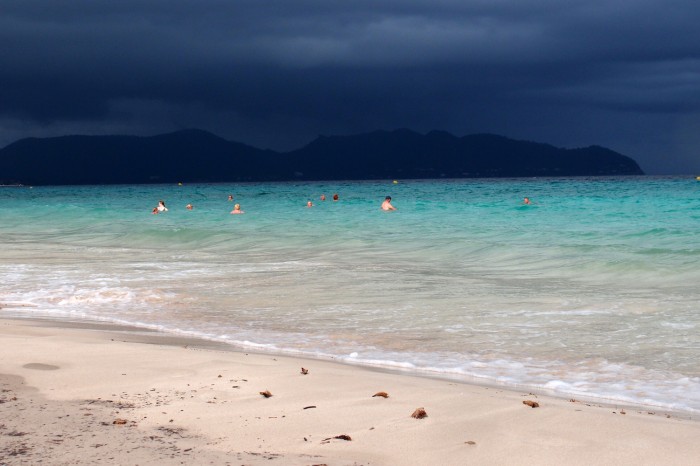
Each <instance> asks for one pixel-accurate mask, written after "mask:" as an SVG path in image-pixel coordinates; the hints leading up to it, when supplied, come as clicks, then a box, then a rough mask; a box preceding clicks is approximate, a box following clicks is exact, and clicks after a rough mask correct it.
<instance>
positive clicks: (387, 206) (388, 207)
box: [382, 196, 396, 211]
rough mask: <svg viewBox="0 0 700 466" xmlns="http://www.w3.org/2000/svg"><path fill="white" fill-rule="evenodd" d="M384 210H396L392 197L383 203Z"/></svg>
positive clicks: (386, 198)
mask: <svg viewBox="0 0 700 466" xmlns="http://www.w3.org/2000/svg"><path fill="white" fill-rule="evenodd" d="M382 210H386V211H389V210H396V207H394V206H393V205H391V196H387V197H385V198H384V202H382Z"/></svg>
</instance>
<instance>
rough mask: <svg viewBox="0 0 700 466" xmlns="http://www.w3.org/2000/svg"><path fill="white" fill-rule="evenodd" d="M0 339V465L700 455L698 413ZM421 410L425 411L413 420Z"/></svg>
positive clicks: (78, 337) (127, 347)
mask: <svg viewBox="0 0 700 466" xmlns="http://www.w3.org/2000/svg"><path fill="white" fill-rule="evenodd" d="M0 348H2V349H1V350H0V384H1V386H0V389H1V392H0V464H1V465H5V464H8V465H10V464H12V465H15V464H51V465H58V464H133V465H139V464H231V465H256V464H268V465H269V464H280V465H322V464H325V465H425V464H446V465H447V464H450V465H452V464H455V465H457V464H480V465H483V464H486V465H489V464H494V465H506V464H507V465H594V464H601V465H604V464H616V465H640V464H648V465H659V464H668V465H684V464H693V463H694V462H695V461H697V458H700V444H699V443H698V442H697V439H698V438H700V423H698V422H697V420H694V419H688V417H689V416H688V415H685V416H683V415H678V414H675V413H663V412H660V411H654V410H648V409H643V410H642V409H639V408H630V407H622V406H608V405H604V404H599V403H592V402H587V401H577V400H566V399H558V398H553V397H548V396H543V395H534V394H531V393H528V392H518V391H508V390H503V389H498V388H492V387H485V386H478V385H467V384H462V383H455V382H452V381H447V380H439V379H431V378H423V377H413V376H408V375H402V374H395V373H388V372H381V371H374V370H369V369H364V368H360V367H354V366H348V365H343V364H338V363H335V362H333V361H323V360H309V359H297V358H293V357H282V356H276V355H271V354H252V353H243V352H234V351H230V350H226V349H225V348H222V347H219V346H217V345H215V344H210V343H207V342H203V341H194V340H186V339H180V338H175V337H172V336H167V335H162V334H158V333H155V332H147V331H141V330H134V329H128V328H120V327H116V326H100V325H90V324H66V323H59V322H46V321H38V320H0ZM302 368H304V369H305V372H307V373H302ZM261 392H267V393H268V394H269V395H271V396H269V397H266V396H264V395H263V394H261ZM380 392H384V394H385V395H387V396H386V397H385V396H381V395H378V396H374V395H376V394H378V393H380ZM525 402H533V403H537V404H538V406H537V407H535V408H532V407H530V405H528V404H526V403H525ZM533 403H530V404H533ZM418 408H423V409H424V411H425V413H426V414H427V416H426V417H423V418H419V417H418V418H417V417H412V414H413V413H414V412H416V410H417V409H418Z"/></svg>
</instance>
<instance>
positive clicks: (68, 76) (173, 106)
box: [0, 0, 700, 175]
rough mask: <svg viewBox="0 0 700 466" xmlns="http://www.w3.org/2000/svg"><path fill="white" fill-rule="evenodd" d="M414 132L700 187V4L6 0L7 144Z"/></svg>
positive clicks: (0, 62)
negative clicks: (95, 137)
mask: <svg viewBox="0 0 700 466" xmlns="http://www.w3.org/2000/svg"><path fill="white" fill-rule="evenodd" d="M182 128H201V129H205V130H209V131H211V132H213V133H215V134H218V135H219V136H222V137H224V138H226V139H230V140H235V141H239V142H244V143H247V144H250V145H253V146H256V147H259V148H270V149H275V150H291V149H296V148H299V147H301V146H303V145H304V144H306V143H308V142H310V141H311V140H313V139H314V138H315V137H316V136H318V135H320V134H324V135H331V134H341V135H347V134H356V133H361V132H366V131H372V130H375V129H386V130H391V129H396V128H409V129H413V130H416V131H419V132H422V133H425V132H427V131H430V130H433V129H439V130H446V131H449V132H451V133H452V134H454V135H456V136H464V135H467V134H473V133H495V134H500V135H504V136H508V137H511V138H514V139H525V140H531V141H537V142H545V143H550V144H553V145H555V146H559V147H567V148H574V147H583V146H589V145H593V144H597V145H602V146H605V147H608V148H610V149H613V150H615V151H618V152H621V153H623V154H625V155H628V156H630V157H632V158H634V159H635V160H637V162H639V164H640V165H641V166H642V168H643V169H644V170H645V171H646V172H647V173H650V174H698V175H700V8H698V7H697V2H696V1H690V0H586V1H578V0H571V1H568V0H343V1H341V0H318V1H311V0H167V1H166V0H1V1H0V147H4V146H5V145H7V144H9V143H11V142H13V141H15V140H17V139H20V138H23V137H28V136H36V137H44V136H58V135H63V134H137V135H144V136H147V135H153V134H159V133H163V132H168V131H172V130H177V129H182Z"/></svg>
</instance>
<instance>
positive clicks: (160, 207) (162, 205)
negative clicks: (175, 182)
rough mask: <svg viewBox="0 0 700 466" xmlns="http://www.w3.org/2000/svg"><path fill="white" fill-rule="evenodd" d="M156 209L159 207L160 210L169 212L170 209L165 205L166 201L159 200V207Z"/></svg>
mask: <svg viewBox="0 0 700 466" xmlns="http://www.w3.org/2000/svg"><path fill="white" fill-rule="evenodd" d="M156 209H158V212H167V211H168V208H167V207H165V201H158V207H156Z"/></svg>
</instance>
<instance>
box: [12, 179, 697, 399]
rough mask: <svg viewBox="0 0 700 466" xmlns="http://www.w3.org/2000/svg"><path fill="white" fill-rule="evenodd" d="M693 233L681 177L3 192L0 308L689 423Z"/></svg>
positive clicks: (689, 196) (693, 383) (691, 186)
mask: <svg viewBox="0 0 700 466" xmlns="http://www.w3.org/2000/svg"><path fill="white" fill-rule="evenodd" d="M336 192H337V193H339V195H340V200H339V201H338V202H333V201H331V200H330V196H331V195H332V194H333V193H336ZM321 193H325V194H326V196H327V197H328V199H329V200H326V201H325V202H321V201H320V200H319V196H320V194H321ZM228 194H234V196H235V201H236V202H239V203H241V205H242V208H243V210H244V211H245V212H246V213H245V214H244V215H229V213H228V212H229V211H230V210H231V209H232V204H233V203H231V202H228V201H227V196H228ZM387 194H389V195H391V196H392V197H393V198H394V201H393V202H394V205H395V206H396V207H397V208H398V209H399V210H398V211H396V212H388V213H387V212H382V211H380V210H379V204H380V203H381V201H382V200H383V198H384V196H385V195H387ZM524 196H529V197H530V198H531V199H532V200H533V204H532V205H528V206H526V205H523V204H522V199H523V197H524ZM159 199H164V200H165V201H166V204H167V206H168V207H169V211H168V212H166V213H164V214H160V215H151V209H152V208H153V207H154V206H155V205H156V203H157V201H158V200H159ZM307 200H312V201H313V202H314V203H315V206H314V207H312V208H306V207H305V204H306V201H307ZM187 203H192V204H193V205H194V206H195V208H194V210H192V211H188V210H186V209H185V205H186V204H187ZM699 227H700V183H698V182H697V181H695V180H694V179H692V178H687V179H684V178H653V177H629V178H602V179H597V178H596V179H583V178H575V179H563V178H562V179H518V180H430V181H401V182H400V183H398V184H393V183H391V182H390V181H382V182H341V183H299V184H296V183H269V184H235V185H234V184H231V185H226V184H212V185H185V186H171V185H149V186H138V185H137V186H100V187H98V186H87V187H77V186H70V187H34V188H1V189H0V240H1V241H2V245H3V247H2V249H1V250H0V280H1V282H2V283H3V286H2V288H1V289H0V306H2V310H0V312H2V313H3V314H5V315H8V316H15V317H16V316H41V317H52V318H56V319H69V318H70V319H76V318H78V319H83V318H86V319H99V320H106V321H111V322H121V323H129V324H135V325H139V326H144V327H149V328H156V329H162V330H165V331H168V332H175V333H183V334H188V335H194V336H200V337H204V338H208V339H212V340H218V341H224V342H229V343H230V344H232V345H236V346H239V347H245V348H258V349H266V350H271V351H284V352H294V353H301V354H305V355H312V356H313V355H325V356H334V357H336V358H337V359H339V360H344V361H348V362H354V363H357V364H372V365H378V366H384V367H394V368H404V369H406V370H411V371H415V372H418V373H421V374H434V375H448V376H451V377H457V378H461V379H464V380H470V381H474V380H478V381H483V382H485V383H496V384H504V385H507V386H511V387H528V388H531V389H540V390H546V391H551V392H553V393H555V394H558V395H562V396H569V395H571V396H586V397H598V398H603V399H606V400H614V401H619V402H630V403H635V404H647V405H652V406H659V407H663V408H668V409H675V410H683V411H688V412H695V411H700V336H699V335H700V332H699V331H698V330H699V326H700V305H698V302H700V301H699V298H700V290H699V287H698V283H700V271H699V268H698V259H700V241H699V240H698V234H697V233H698V229H699Z"/></svg>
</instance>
